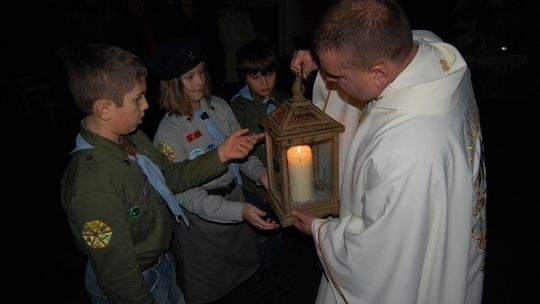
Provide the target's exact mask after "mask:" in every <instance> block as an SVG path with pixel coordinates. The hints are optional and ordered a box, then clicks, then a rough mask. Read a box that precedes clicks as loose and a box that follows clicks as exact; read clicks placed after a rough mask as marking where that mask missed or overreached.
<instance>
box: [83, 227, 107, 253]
mask: <svg viewBox="0 0 540 304" xmlns="http://www.w3.org/2000/svg"><path fill="white" fill-rule="evenodd" d="M112 233H113V232H112V228H111V227H109V226H108V225H107V224H105V223H104V222H103V221H101V220H95V221H89V222H86V224H85V225H84V228H83V230H82V237H83V239H84V241H85V242H86V244H87V245H88V246H90V247H92V248H96V249H97V248H105V247H107V245H109V241H110V240H111V237H112Z"/></svg>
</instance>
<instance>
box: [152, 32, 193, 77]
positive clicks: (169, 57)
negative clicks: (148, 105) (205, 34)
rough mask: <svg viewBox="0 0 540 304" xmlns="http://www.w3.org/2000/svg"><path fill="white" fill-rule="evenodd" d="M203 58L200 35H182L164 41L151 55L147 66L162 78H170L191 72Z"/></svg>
mask: <svg viewBox="0 0 540 304" xmlns="http://www.w3.org/2000/svg"><path fill="white" fill-rule="evenodd" d="M202 60H203V58H202V55H201V46H200V41H199V39H198V37H193V36H192V37H182V38H176V39H173V40H169V41H167V42H165V43H163V44H162V45H161V46H160V47H159V48H158V51H157V52H156V54H155V55H153V56H150V58H149V59H148V61H147V67H148V70H150V72H152V73H154V74H155V75H156V76H157V77H158V78H159V79H160V80H170V79H174V78H177V77H180V76H182V75H183V74H185V73H187V72H189V71H190V70H191V69H193V68H194V67H195V66H196V65H197V64H199V63H200V62H201V61H202Z"/></svg>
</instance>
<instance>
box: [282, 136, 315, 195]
mask: <svg viewBox="0 0 540 304" xmlns="http://www.w3.org/2000/svg"><path fill="white" fill-rule="evenodd" d="M287 166H288V167H289V190H290V192H291V199H292V200H294V201H296V202H299V203H303V202H307V201H310V200H312V198H313V156H312V155H311V148H310V147H309V146H308V145H300V146H293V147H290V148H289V149H287Z"/></svg>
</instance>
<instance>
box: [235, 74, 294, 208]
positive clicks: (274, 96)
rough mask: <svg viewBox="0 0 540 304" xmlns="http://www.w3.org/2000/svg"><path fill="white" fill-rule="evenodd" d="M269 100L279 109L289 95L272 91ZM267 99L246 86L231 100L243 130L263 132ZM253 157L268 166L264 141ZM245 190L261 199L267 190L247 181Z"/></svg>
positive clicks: (258, 145) (259, 144) (256, 148)
mask: <svg viewBox="0 0 540 304" xmlns="http://www.w3.org/2000/svg"><path fill="white" fill-rule="evenodd" d="M268 98H269V99H271V100H273V102H274V105H275V107H276V108H277V107H279V106H280V105H281V103H282V102H284V101H285V100H286V98H288V95H287V94H285V93H283V92H280V91H278V90H276V88H274V89H272V91H271V92H270V94H268ZM263 100H265V97H263V96H261V95H259V94H256V93H255V92H253V91H252V90H251V89H250V88H249V86H248V85H247V84H246V85H245V87H244V88H242V90H240V92H238V93H237V94H236V95H235V96H233V98H232V99H231V109H232V110H233V112H234V114H235V115H236V119H237V120H238V123H239V124H240V126H241V127H242V128H248V129H249V130H250V131H251V132H255V133H260V132H263V130H262V128H261V124H260V122H261V119H262V118H263V117H264V116H266V115H267V113H268V111H267V106H268V104H267V103H265V102H263ZM253 155H255V156H257V158H258V159H259V160H261V162H262V163H263V164H264V165H266V149H265V145H264V141H261V142H259V143H258V144H257V146H255V149H254V152H253ZM244 189H245V190H248V191H249V192H251V193H253V194H257V195H258V196H259V197H260V198H264V195H265V194H264V193H265V189H263V188H262V187H260V186H257V185H256V184H255V183H253V182H251V181H250V180H247V181H246V182H245V183H244Z"/></svg>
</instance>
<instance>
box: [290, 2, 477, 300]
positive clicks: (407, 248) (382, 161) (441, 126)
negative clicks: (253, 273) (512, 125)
mask: <svg viewBox="0 0 540 304" xmlns="http://www.w3.org/2000/svg"><path fill="white" fill-rule="evenodd" d="M340 3H341V4H338V5H336V6H334V7H333V8H331V10H330V12H329V15H327V16H326V17H325V18H324V19H322V22H321V25H320V28H319V29H318V31H317V35H316V38H315V47H316V51H317V53H318V55H319V59H320V66H321V68H323V69H324V70H325V71H326V72H327V73H328V74H327V75H326V77H327V80H328V81H330V82H332V81H335V82H337V83H338V84H339V85H340V87H341V88H343V90H345V91H346V92H347V93H349V94H350V95H351V96H353V97H355V98H357V99H359V100H371V102H370V103H369V104H368V106H367V107H366V108H365V109H364V113H363V114H362V117H361V123H360V125H359V126H358V129H357V131H356V133H355V135H354V137H353V139H352V142H351V144H350V148H349V151H348V155H347V159H346V160H345V164H344V168H346V170H345V172H343V180H342V186H341V211H340V217H339V218H333V219H315V218H312V217H309V216H307V215H305V214H302V213H300V212H296V213H295V214H296V216H297V217H298V219H299V221H298V222H296V223H295V226H296V227H297V228H299V229H300V230H302V231H303V232H306V233H308V234H312V235H313V237H314V241H315V246H316V248H317V252H318V255H319V258H320V260H321V265H322V266H323V270H324V272H325V275H324V277H323V279H322V280H321V285H320V287H319V292H318V295H317V300H316V302H317V303H388V304H394V303H400V304H402V303H405V304H406V303H425V304H428V303H436V304H446V303H448V304H453V303H480V302H481V295H482V282H483V267H484V256H485V252H484V250H485V245H486V244H485V233H486V230H485V227H486V222H485V202H486V186H485V170H484V163H483V155H482V136H481V130H480V122H479V114H478V109H477V106H476V102H475V98H474V93H473V89H472V85H471V80H470V73H469V70H468V68H467V65H466V63H465V61H464V60H463V57H462V56H461V55H460V54H459V52H458V50H457V49H456V48H454V47H453V46H451V45H449V44H447V43H444V42H442V41H440V39H439V38H438V37H437V36H435V35H434V34H432V33H430V32H426V31H418V32H415V33H414V37H413V38H412V40H414V43H412V44H411V45H410V46H409V47H408V48H407V47H405V48H406V51H405V53H404V54H403V55H402V56H401V57H400V55H399V54H398V55H396V56H394V58H392V59H389V58H390V56H386V57H385V52H384V50H383V51H381V52H380V53H379V54H377V56H371V57H369V56H367V57H366V56H365V55H364V54H365V53H362V55H358V56H357V57H360V58H362V59H364V60H366V62H367V64H366V67H364V66H362V64H360V63H358V62H355V58H354V57H355V55H357V54H360V53H359V52H355V51H357V49H356V48H358V45H361V43H356V44H355V42H356V41H355V39H358V40H359V41H360V42H362V41H365V40H366V39H368V40H369V39H371V40H373V39H377V38H380V37H385V36H384V34H381V33H382V32H384V33H394V35H389V37H391V38H392V39H390V38H389V39H387V40H388V41H384V40H382V41H384V43H387V45H381V43H380V41H381V40H379V41H376V42H379V44H378V45H377V46H378V47H388V49H386V50H391V49H392V48H391V47H392V45H395V44H396V43H397V44H399V41H398V42H396V39H397V38H395V37H399V35H398V34H399V33H400V31H401V32H403V29H402V28H400V26H402V27H404V26H405V27H408V26H409V25H408V21H407V20H406V19H405V18H404V17H403V16H404V15H403V12H402V11H401V9H399V7H398V6H397V4H396V3H395V2H393V1H391V0H381V1H374V0H364V1H362V0H360V1H346V2H340ZM366 3H369V5H365V4H366ZM396 7H398V9H397V10H396ZM360 11H363V12H364V13H363V14H360V13H358V12H360ZM366 16H367V17H368V18H372V19H370V20H371V21H372V22H364V21H365V20H364V19H363V18H364V17H366ZM385 18H386V19H385ZM373 20H375V21H373ZM388 20H391V21H388ZM395 20H397V21H395ZM403 20H404V21H403ZM396 22H397V23H398V25H397V26H396ZM400 22H401V23H400ZM366 24H367V25H366ZM374 24H376V25H374ZM345 25H347V26H345ZM347 27H348V28H347ZM354 27H358V28H356V29H355V30H356V32H354V31H352V32H354V34H357V35H359V34H358V33H361V32H364V33H370V34H369V35H372V36H374V37H375V38H373V37H369V38H366V37H361V38H357V37H356V36H354V35H351V30H350V28H354ZM370 27H371V28H370ZM381 28H383V29H384V31H381V30H380V29H381ZM332 31H334V32H337V34H335V35H330V36H329V35H328V33H329V32H332ZM409 32H410V29H409ZM396 33H397V34H396ZM347 34H348V35H347ZM377 35H378V36H377ZM336 37H338V38H336ZM339 37H346V39H347V40H348V41H353V42H350V43H349V42H343V41H340V40H339V39H340V38H339ZM405 37H407V36H406V35H405ZM332 39H337V41H333V40H332ZM362 39H364V40H362ZM409 39H410V38H409ZM397 40H399V39H397ZM373 41H375V40H373ZM361 47H363V48H365V52H369V51H370V47H369V46H366V45H361ZM353 54H354V55H353ZM392 54H395V53H392ZM396 58H397V59H396ZM370 94H371V95H370Z"/></svg>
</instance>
